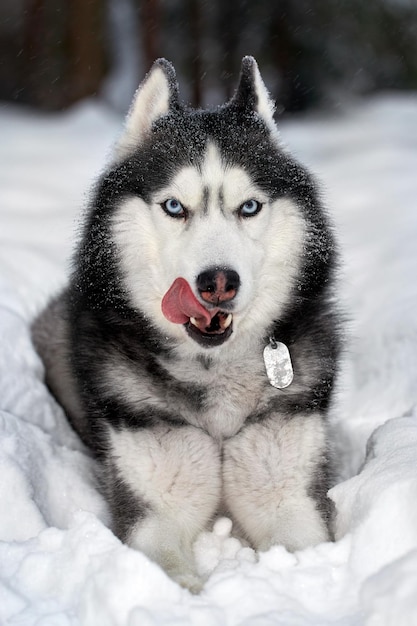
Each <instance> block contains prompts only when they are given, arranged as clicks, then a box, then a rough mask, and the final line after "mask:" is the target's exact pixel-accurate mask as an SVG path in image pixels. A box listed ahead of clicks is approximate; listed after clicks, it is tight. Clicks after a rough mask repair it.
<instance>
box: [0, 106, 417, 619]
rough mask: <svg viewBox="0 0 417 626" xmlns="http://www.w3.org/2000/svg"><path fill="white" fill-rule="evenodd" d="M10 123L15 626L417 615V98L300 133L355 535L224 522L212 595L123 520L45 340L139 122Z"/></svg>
mask: <svg viewBox="0 0 417 626" xmlns="http://www.w3.org/2000/svg"><path fill="white" fill-rule="evenodd" d="M0 126H1V136H2V142H1V144H0V154H1V163H2V167H1V170H0V207H1V208H0V242H1V246H0V335H1V343H0V345H1V350H0V430H1V435H0V477H1V478H0V624H2V625H3V624H5V625H9V624H10V625H11V626H12V625H19V626H26V625H27V626H29V625H34V624H36V625H38V626H52V625H53V626H76V625H81V624H82V625H86V626H96V625H97V626H107V625H109V626H110V625H112V626H113V625H116V626H119V625H120V626H161V625H171V626H180V625H186V624H193V625H198V626H215V625H219V624H225V625H228V626H229V625H230V626H232V625H239V626H272V625H274V626H276V625H279V626H327V625H335V626H336V625H337V626H360V625H366V626H391V625H395V626H412V625H415V624H416V623H417V316H416V314H415V309H416V307H417V281H416V275H417V247H416V243H415V242H416V241H417V211H416V207H415V198H416V197H417V177H416V172H417V150H416V148H417V95H414V94H409V95H405V94H402V95H399V94H396V95H394V94H387V95H385V96H383V97H381V96H380V97H378V98H374V99H370V100H367V101H366V102H363V103H360V104H359V103H358V104H356V105H354V104H351V105H350V106H349V107H347V108H346V110H341V111H340V113H339V114H338V115H332V116H330V115H321V116H316V117H309V118H302V119H295V120H294V121H285V123H282V124H281V126H282V128H281V131H282V136H283V139H284V141H285V142H286V143H287V144H288V145H289V146H290V147H291V150H292V151H293V153H295V154H296V155H297V156H298V157H299V158H300V159H301V160H302V161H303V162H304V163H306V164H307V165H309V166H310V168H311V169H312V170H313V171H314V172H316V173H317V175H318V176H319V178H320V179H321V180H322V181H323V183H324V195H325V197H326V202H327V204H328V206H329V207H330V208H331V213H332V215H333V218H334V220H335V223H336V230H337V234H338V237H339V240H340V243H341V248H342V251H343V258H344V264H343V266H342V269H341V281H340V282H341V284H340V293H341V297H342V299H343V302H344V306H345V309H346V311H347V317H348V319H349V323H348V326H349V333H348V338H347V351H346V357H345V361H344V367H343V374H342V376H341V378H340V381H339V386H338V394H337V398H336V401H335V404H334V407H333V408H332V422H333V430H334V436H335V441H336V455H337V458H338V460H339V462H340V471H339V476H338V481H337V484H336V486H334V487H333V489H332V490H331V497H332V499H333V500H334V502H335V506H336V510H337V519H336V530H337V540H336V541H335V542H334V543H327V544H321V545H319V546H316V547H314V548H309V549H306V550H303V551H301V552H298V553H295V554H290V553H288V552H287V551H286V550H285V549H284V548H282V547H281V546H276V547H274V548H272V549H271V550H269V551H268V552H266V553H263V554H261V555H259V556H258V555H255V553H254V552H253V550H251V549H250V548H248V547H245V546H242V545H241V544H240V543H239V541H238V540H236V539H235V538H233V537H232V536H231V523H230V521H229V520H227V519H225V518H222V519H219V520H217V521H216V523H215V525H214V528H213V529H212V530H211V531H210V532H206V533H203V534H202V535H201V536H200V537H199V538H198V540H197V542H196V546H195V551H196V556H197V561H198V567H199V570H200V571H201V573H203V574H208V575H209V579H208V582H207V583H206V585H205V588H204V589H203V591H202V593H201V594H200V595H198V596H193V595H191V594H190V593H189V592H188V591H186V590H184V589H181V588H180V587H179V586H178V585H177V584H176V583H174V582H173V581H172V580H170V579H169V578H168V577H167V576H166V575H165V574H164V573H163V572H162V571H161V570H160V569H159V567H158V566H157V565H155V564H154V563H152V562H150V561H149V560H148V559H147V558H146V557H145V556H144V555H142V554H140V553H139V552H136V551H134V550H132V549H130V548H128V547H126V546H124V545H123V544H121V543H120V541H119V540H118V539H117V538H116V537H115V536H114V535H113V534H112V532H111V531H110V530H109V528H108V512H107V509H106V505H105V503H104V501H103V499H102V497H101V496H100V494H99V492H98V490H97V488H96V484H95V482H94V478H93V476H94V472H93V469H94V460H93V459H92V458H91V457H90V456H89V454H88V452H87V451H86V450H85V449H84V448H83V446H82V445H81V444H80V442H79V441H78V439H77V437H76V436H75V434H74V433H73V432H72V430H71V429H70V427H69V426H68V424H67V422H66V421H65V418H64V416H63V413H62V411H61V409H60V407H59V406H58V405H57V404H56V402H55V401H54V399H53V398H52V397H51V396H50V395H49V393H48V391H47V389H46V388H45V385H44V383H43V369H42V364H41V363H40V361H39V359H38V357H37V355H36V354H35V352H34V350H33V348H32V345H31V342H30V335H29V324H30V320H31V319H32V318H33V315H34V314H35V313H36V311H38V310H39V308H40V307H41V306H42V304H43V303H44V302H45V300H46V298H47V297H48V295H50V294H51V293H53V292H55V291H56V290H57V289H58V288H59V287H60V286H61V285H62V284H63V283H64V281H65V276H66V273H67V271H68V266H69V263H68V259H69V256H70V252H71V247H72V243H73V240H74V238H75V237H76V233H77V223H78V219H79V214H80V211H81V210H82V207H83V206H84V204H85V200H86V196H87V194H88V189H89V187H90V185H91V181H92V180H93V179H94V177H95V176H96V175H97V174H98V173H99V171H100V169H101V168H102V167H103V165H104V163H105V160H106V157H107V156H108V154H109V150H110V147H111V144H112V143H113V142H114V140H115V138H116V137H117V134H118V132H119V130H120V128H121V120H120V119H119V118H118V117H117V116H116V115H115V114H113V113H111V112H110V111H109V110H108V109H106V108H105V107H104V105H102V104H100V103H97V102H94V101H89V102H84V103H82V104H80V105H78V106H76V107H74V108H73V109H71V110H70V111H68V112H66V113H62V114H56V115H54V116H52V115H48V116H43V115H41V114H39V113H34V112H32V111H30V110H25V109H18V108H15V107H13V106H3V107H2V108H1V109H0Z"/></svg>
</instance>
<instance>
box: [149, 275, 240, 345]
mask: <svg viewBox="0 0 417 626" xmlns="http://www.w3.org/2000/svg"><path fill="white" fill-rule="evenodd" d="M161 308H162V313H163V314H164V316H165V317H166V319H167V320H169V321H170V322H173V323H174V324H183V326H184V328H185V330H186V331H187V333H188V335H189V336H190V337H191V338H192V339H194V341H196V342H197V343H199V344H200V345H201V346H203V347H204V348H210V347H214V346H220V345H221V344H222V343H224V342H225V341H226V340H227V339H229V337H230V335H231V334H232V332H233V315H232V313H230V312H229V311H223V310H221V309H219V308H217V307H216V308H212V309H210V310H208V309H206V308H205V307H204V306H203V305H202V304H201V303H200V302H199V301H198V300H197V298H196V297H195V295H194V293H193V291H192V289H191V287H190V285H189V284H188V282H187V281H186V280H185V279H184V278H181V277H180V278H176V279H175V280H174V282H173V283H172V285H171V287H170V288H169V289H168V291H167V292H166V294H165V295H164V297H163V298H162V303H161Z"/></svg>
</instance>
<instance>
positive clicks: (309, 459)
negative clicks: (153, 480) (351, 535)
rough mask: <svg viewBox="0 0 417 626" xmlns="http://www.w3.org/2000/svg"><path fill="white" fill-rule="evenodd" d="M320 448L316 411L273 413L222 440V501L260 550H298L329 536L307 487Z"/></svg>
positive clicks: (322, 444)
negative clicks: (312, 413)
mask: <svg viewBox="0 0 417 626" xmlns="http://www.w3.org/2000/svg"><path fill="white" fill-rule="evenodd" d="M324 449H325V436H324V427H323V423H322V419H321V417H320V416H309V417H306V416H298V417H292V418H291V420H288V419H286V418H285V417H279V416H274V417H273V418H270V419H269V420H267V421H266V422H261V423H260V424H251V425H248V426H246V428H244V429H243V430H242V431H241V432H240V433H238V434H237V435H236V436H235V437H233V438H231V439H228V440H227V441H225V443H224V448H223V459H224V462H223V489H224V498H225V502H226V505H227V508H228V510H229V511H230V512H231V513H232V516H233V517H234V518H235V519H236V520H237V522H238V523H239V525H240V527H241V528H242V529H243V531H244V532H245V534H246V536H247V537H248V538H249V539H250V541H251V542H252V544H253V545H254V546H255V547H256V548H257V549H258V550H267V549H268V548H270V547H271V546H272V545H277V544H282V545H285V546H286V547H287V549H289V550H300V549H302V548H305V547H306V546H309V545H315V544H317V543H320V542H322V541H326V539H327V538H328V534H327V529H326V526H325V524H324V522H323V519H322V518H321V515H320V513H319V512H318V510H317V507H316V503H315V501H314V500H313V498H312V497H311V496H310V495H309V494H308V492H307V489H308V485H310V484H311V477H312V475H313V473H314V470H315V468H316V467H317V464H318V462H319V461H320V458H321V456H322V455H323V452H324Z"/></svg>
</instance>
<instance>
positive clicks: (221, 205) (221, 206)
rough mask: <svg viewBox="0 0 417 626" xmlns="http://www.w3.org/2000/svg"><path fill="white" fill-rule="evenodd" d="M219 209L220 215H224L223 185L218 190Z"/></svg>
mask: <svg viewBox="0 0 417 626" xmlns="http://www.w3.org/2000/svg"><path fill="white" fill-rule="evenodd" d="M219 209H220V212H221V214H222V215H225V211H224V192H223V185H222V186H221V187H220V189H219Z"/></svg>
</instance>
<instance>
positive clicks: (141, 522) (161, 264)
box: [33, 57, 339, 590]
mask: <svg viewBox="0 0 417 626" xmlns="http://www.w3.org/2000/svg"><path fill="white" fill-rule="evenodd" d="M334 259H335V252H334V242H333V237H332V233H331V229H330V228H329V225H328V220H327V217H326V215H325V213H324V212H323V209H322V208H321V205H320V200H319V197H318V194H317V191H316V188H315V185H314V182H313V181H312V179H311V177H310V176H309V175H308V174H307V172H306V171H305V170H304V169H303V168H302V167H301V166H300V165H299V164H297V163H296V162H295V161H294V160H293V159H292V158H291V157H290V156H289V155H288V153H287V152H286V151H285V150H284V149H283V148H282V146H281V145H280V142H279V137H278V130H277V128H276V126H275V123H274V119H273V105H272V103H271V101H270V99H269V96H268V93H267V91H266V88H265V86H264V84H263V82H262V79H261V77H260V74H259V71H258V68H257V65H256V63H255V61H254V60H253V59H252V58H250V57H245V58H244V59H243V62H242V71H241V77H240V82H239V86H238V89H237V91H236V94H235V96H234V97H233V99H232V100H231V101H230V102H228V103H227V104H225V105H224V106H223V107H220V108H218V109H216V110H213V111H205V110H197V111H195V110H191V109H188V108H186V107H185V106H183V105H182V104H181V103H180V101H179V98H178V88H177V83H176V79H175V73H174V69H173V67H172V66H171V65H170V63H168V62H167V61H165V60H159V61H157V62H156V63H155V64H154V66H153V68H152V69H151V71H150V73H149V74H148V76H147V77H146V78H145V80H144V82H143V83H142V85H141V86H140V88H139V90H138V92H137V95H136V97H135V100H134V103H133V105H132V108H131V110H130V113H129V115H128V119H127V122H126V127H125V130H124V133H123V135H122V137H121V139H120V140H119V143H118V145H117V147H116V150H115V156H114V159H113V161H112V163H111V164H110V166H109V168H108V170H107V172H106V173H105V174H104V175H103V176H102V178H101V180H100V181H99V182H98V184H97V186H96V189H95V193H94V197H93V199H92V202H91V206H90V210H89V213H88V215H87V217H86V219H85V224H84V231H83V236H82V239H81V241H80V243H79V245H78V248H77V252H76V255H75V257H74V269H73V274H72V276H71V279H70V282H69V286H68V288H67V289H66V290H65V292H64V293H62V294H61V295H60V296H58V297H57V298H56V299H55V300H54V301H53V302H51V303H50V305H49V306H48V307H47V309H46V310H45V311H44V312H43V313H42V314H41V315H40V316H39V318H38V320H37V321H36V322H35V325H34V331H33V335H34V341H35V343H36V345H37V348H38V350H39V352H40V354H41V355H42V356H43V359H44V362H45V365H46V376H47V382H48V384H49V386H50V388H51V389H52V391H53V392H54V393H55V394H56V395H57V397H58V398H59V400H60V401H61V403H62V404H63V406H64V408H65V409H66V411H67V413H68V416H69V418H70V420H71V422H72V424H73V425H74V427H75V428H76V430H77V431H78V433H79V434H80V436H81V437H82V439H83V440H84V441H85V443H86V444H87V445H89V446H90V447H91V448H92V450H93V451H94V452H95V453H96V455H97V457H98V459H99V460H100V461H101V463H102V466H103V480H104V488H105V492H106V495H107V498H108V502H109V506H110V510H111V512H112V516H113V526H114V531H115V532H116V533H117V534H118V536H119V537H121V539H123V540H124V541H126V542H127V543H128V544H129V545H131V546H133V547H136V548H138V549H140V550H142V551H144V552H145V553H146V554H148V555H149V556H150V557H151V558H152V559H154V560H155V561H157V562H158V563H159V564H160V565H161V566H162V567H164V568H165V570H166V571H167V572H168V573H169V574H170V575H171V576H173V577H174V578H175V579H176V580H178V581H179V582H180V583H181V584H183V585H185V586H187V587H189V588H190V589H192V590H197V589H198V588H200V586H201V581H200V579H199V578H198V576H197V573H196V571H195V566H194V559H193V554H192V549H193V542H194V540H195V538H196V536H197V534H198V533H199V532H200V531H201V530H202V529H204V528H206V527H207V526H208V525H210V524H211V523H212V521H213V519H214V518H215V516H216V515H217V514H218V513H219V512H221V513H223V514H227V515H228V516H230V517H231V518H232V519H233V520H234V524H235V529H236V530H237V531H238V532H239V533H240V534H241V535H242V536H243V537H244V538H245V539H246V540H247V541H248V542H249V543H250V544H251V545H253V546H254V547H255V548H256V549H259V550H266V549H267V548H269V547H270V546H271V545H273V544H283V545H285V546H286V547H287V548H288V549H289V550H297V549H301V548H304V547H306V546H308V545H311V544H315V543H318V542H321V541H325V540H327V539H329V538H330V537H331V530H330V522H331V520H330V518H331V515H330V504H329V501H328V499H327V495H326V494H327V490H328V487H329V481H330V473H331V472H330V464H329V459H328V452H327V448H328V442H327V427H326V411H327V408H328V404H329V399H330V395H331V391H332V386H333V380H334V376H335V373H336V369H337V359H338V352H339V339H338V330H337V328H338V324H337V316H336V314H335V312H334V306H333V304H332V295H333V294H332V282H333V272H334V265H335V260H334ZM277 341H278V342H282V343H284V344H285V345H286V346H287V347H288V349H289V353H290V356H291V360H292V367H293V372H294V378H293V381H292V383H291V384H290V385H289V386H287V387H285V388H276V387H274V386H272V385H271V384H270V382H269V380H268V376H267V372H266V368H265V363H264V359H263V351H264V348H265V346H267V345H269V344H270V342H271V346H274V345H275V342H277ZM272 349H273V348H272Z"/></svg>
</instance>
